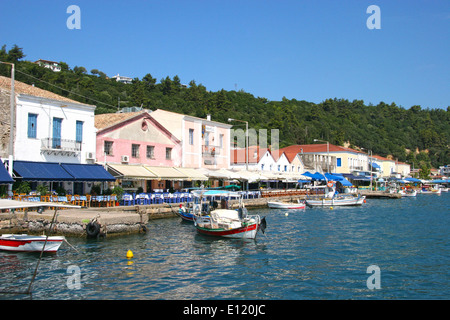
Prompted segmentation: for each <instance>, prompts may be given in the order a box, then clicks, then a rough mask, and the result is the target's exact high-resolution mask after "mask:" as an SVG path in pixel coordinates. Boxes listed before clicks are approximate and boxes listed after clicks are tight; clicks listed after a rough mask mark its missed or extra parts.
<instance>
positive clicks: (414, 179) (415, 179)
mask: <svg viewBox="0 0 450 320" xmlns="http://www.w3.org/2000/svg"><path fill="white" fill-rule="evenodd" d="M405 180H406V181H409V182H422V181H421V180H420V179H417V178H405Z"/></svg>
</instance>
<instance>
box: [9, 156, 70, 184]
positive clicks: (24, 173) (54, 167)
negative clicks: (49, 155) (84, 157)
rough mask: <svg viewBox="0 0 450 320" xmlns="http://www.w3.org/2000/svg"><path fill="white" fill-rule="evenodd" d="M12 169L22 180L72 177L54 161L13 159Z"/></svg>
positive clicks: (60, 179) (65, 178) (65, 179)
mask: <svg viewBox="0 0 450 320" xmlns="http://www.w3.org/2000/svg"><path fill="white" fill-rule="evenodd" d="M13 169H14V171H15V172H16V173H17V174H18V175H19V176H20V178H22V180H24V181H73V180H74V179H73V177H72V176H71V175H70V174H69V173H68V172H67V171H66V170H64V169H63V168H62V167H61V165H60V164H59V163H56V162H33V161H20V160H17V161H14V162H13Z"/></svg>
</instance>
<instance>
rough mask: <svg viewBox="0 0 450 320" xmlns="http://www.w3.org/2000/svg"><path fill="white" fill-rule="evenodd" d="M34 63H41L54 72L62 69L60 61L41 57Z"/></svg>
mask: <svg viewBox="0 0 450 320" xmlns="http://www.w3.org/2000/svg"><path fill="white" fill-rule="evenodd" d="M34 63H36V64H37V65H39V66H41V67H44V68H47V69H50V70H52V71H54V72H59V71H61V66H60V64H59V62H56V61H50V60H44V59H39V60H37V61H35V62H34Z"/></svg>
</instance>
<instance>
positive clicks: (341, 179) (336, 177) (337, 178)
mask: <svg viewBox="0 0 450 320" xmlns="http://www.w3.org/2000/svg"><path fill="white" fill-rule="evenodd" d="M325 177H326V178H327V179H328V180H334V181H337V182H339V183H341V184H342V185H343V186H344V187H351V186H352V183H351V182H350V181H348V180H347V179H345V178H344V177H343V176H342V175H340V174H336V173H333V174H331V173H328V172H327V173H325Z"/></svg>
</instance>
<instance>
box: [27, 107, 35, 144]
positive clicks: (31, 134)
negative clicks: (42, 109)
mask: <svg viewBox="0 0 450 320" xmlns="http://www.w3.org/2000/svg"><path fill="white" fill-rule="evenodd" d="M36 125H37V114H33V113H29V114H28V138H36Z"/></svg>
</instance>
